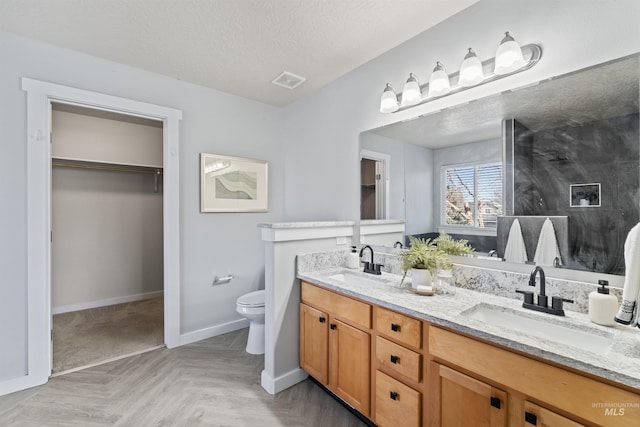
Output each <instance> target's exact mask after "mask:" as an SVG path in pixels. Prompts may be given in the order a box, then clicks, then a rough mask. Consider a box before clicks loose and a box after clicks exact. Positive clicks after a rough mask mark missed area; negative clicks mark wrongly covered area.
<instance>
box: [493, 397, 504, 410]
mask: <svg viewBox="0 0 640 427" xmlns="http://www.w3.org/2000/svg"><path fill="white" fill-rule="evenodd" d="M491 406H493V407H494V408H498V409H500V407H501V406H502V402H500V399H499V398H497V397H491Z"/></svg>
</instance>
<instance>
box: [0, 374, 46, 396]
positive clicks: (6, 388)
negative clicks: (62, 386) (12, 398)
mask: <svg viewBox="0 0 640 427" xmlns="http://www.w3.org/2000/svg"><path fill="white" fill-rule="evenodd" d="M46 382H47V380H44V381H41V380H38V379H37V378H36V376H35V375H24V376H21V377H18V378H12V379H8V380H3V381H0V396H4V395H6V394H10V393H15V392H16V391H21V390H26V389H28V388H31V387H37V386H39V385H42V384H44V383H46Z"/></svg>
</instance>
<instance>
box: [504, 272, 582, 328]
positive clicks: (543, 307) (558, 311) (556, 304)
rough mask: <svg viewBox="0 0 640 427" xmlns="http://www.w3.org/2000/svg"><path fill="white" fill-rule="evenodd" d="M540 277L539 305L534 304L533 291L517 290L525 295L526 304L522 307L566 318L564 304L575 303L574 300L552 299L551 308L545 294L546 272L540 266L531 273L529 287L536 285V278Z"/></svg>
mask: <svg viewBox="0 0 640 427" xmlns="http://www.w3.org/2000/svg"><path fill="white" fill-rule="evenodd" d="M538 275H540V293H539V294H538V303H537V304H534V303H533V294H534V293H533V292H532V291H521V290H516V292H517V293H519V294H523V295H524V302H523V303H522V306H523V307H524V308H528V309H530V310H536V311H542V312H543V313H549V314H555V315H556V316H564V309H563V308H562V303H563V302H573V300H570V299H566V298H562V297H557V296H556V297H551V307H549V305H548V304H547V302H548V298H547V295H546V294H545V286H546V284H545V277H544V270H543V269H542V267H540V266H536V268H535V269H534V270H533V271H532V272H531V275H530V276H529V286H535V285H536V276H538Z"/></svg>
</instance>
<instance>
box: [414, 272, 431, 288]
mask: <svg viewBox="0 0 640 427" xmlns="http://www.w3.org/2000/svg"><path fill="white" fill-rule="evenodd" d="M418 286H431V273H429V270H425V269H422V268H412V269H411V287H412V288H413V289H417V288H418Z"/></svg>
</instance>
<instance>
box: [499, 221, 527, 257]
mask: <svg viewBox="0 0 640 427" xmlns="http://www.w3.org/2000/svg"><path fill="white" fill-rule="evenodd" d="M504 260H505V261H507V262H519V263H525V262H527V261H528V260H529V258H528V257H527V248H526V247H525V245H524V239H523V238H522V228H520V221H518V218H516V219H514V220H513V223H512V224H511V228H510V229H509V236H508V237H507V246H506V247H505V248H504Z"/></svg>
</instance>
